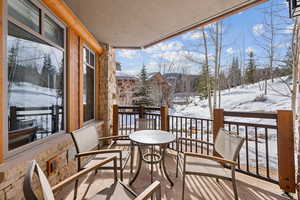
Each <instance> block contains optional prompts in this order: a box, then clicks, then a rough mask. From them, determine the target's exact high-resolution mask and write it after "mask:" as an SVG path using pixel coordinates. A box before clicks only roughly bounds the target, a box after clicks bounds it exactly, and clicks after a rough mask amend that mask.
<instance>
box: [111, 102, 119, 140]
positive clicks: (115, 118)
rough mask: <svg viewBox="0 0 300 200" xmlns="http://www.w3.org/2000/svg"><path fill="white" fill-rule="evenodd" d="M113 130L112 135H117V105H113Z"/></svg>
mask: <svg viewBox="0 0 300 200" xmlns="http://www.w3.org/2000/svg"><path fill="white" fill-rule="evenodd" d="M112 120H113V132H112V135H114V136H115V135H119V134H118V129H119V109H118V105H116V104H114V105H113V119H112Z"/></svg>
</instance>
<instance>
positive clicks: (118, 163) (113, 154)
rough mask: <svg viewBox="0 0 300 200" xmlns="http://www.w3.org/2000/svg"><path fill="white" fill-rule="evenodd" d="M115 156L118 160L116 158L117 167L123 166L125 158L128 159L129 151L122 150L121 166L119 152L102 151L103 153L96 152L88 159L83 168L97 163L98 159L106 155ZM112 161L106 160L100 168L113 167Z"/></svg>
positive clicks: (104, 157)
mask: <svg viewBox="0 0 300 200" xmlns="http://www.w3.org/2000/svg"><path fill="white" fill-rule="evenodd" d="M115 155H116V156H117V158H118V160H117V167H118V168H120V167H123V166H124V164H125V162H126V160H127V159H128V156H129V155H130V153H129V152H128V151H122V166H120V154H119V153H103V154H97V155H96V156H94V157H93V158H92V159H90V160H89V162H87V163H86V164H85V165H84V166H83V168H89V167H92V166H94V165H95V164H97V163H99V161H100V160H104V159H106V158H108V157H111V156H115ZM113 166H114V163H113V162H108V163H106V164H105V165H103V166H102V167H101V169H105V168H113Z"/></svg>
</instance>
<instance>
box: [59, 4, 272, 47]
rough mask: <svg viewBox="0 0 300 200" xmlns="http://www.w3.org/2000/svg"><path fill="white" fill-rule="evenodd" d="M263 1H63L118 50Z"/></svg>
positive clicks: (96, 35) (162, 36)
mask: <svg viewBox="0 0 300 200" xmlns="http://www.w3.org/2000/svg"><path fill="white" fill-rule="evenodd" d="M264 1H266V0H209V1H207V0H188V1H182V0H88V1H79V0H77V1H76V0H64V2H65V3H66V4H67V5H68V6H69V7H70V8H71V9H72V11H73V12H74V13H75V15H76V16H77V17H78V18H79V19H80V21H81V22H82V23H83V24H84V25H85V26H86V28H87V29H88V30H89V31H90V32H91V33H92V34H93V35H94V37H95V38H96V39H97V40H98V41H100V42H104V43H107V44H110V45H111V46H113V47H119V48H122V47H123V48H127V47H128V48H140V47H147V46H149V45H152V44H155V43H157V42H160V41H162V40H164V39H167V38H170V37H172V36H174V35H177V34H180V33H183V32H185V31H188V30H191V29H193V28H195V27H199V26H202V25H205V24H208V23H212V22H214V21H216V20H218V19H221V18H223V17H226V16H229V15H231V14H234V13H237V12H240V11H241V10H242V9H246V8H248V7H250V6H253V5H256V4H258V3H261V2H264Z"/></svg>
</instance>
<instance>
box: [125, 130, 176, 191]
mask: <svg viewBox="0 0 300 200" xmlns="http://www.w3.org/2000/svg"><path fill="white" fill-rule="evenodd" d="M129 139H130V140H131V142H132V143H133V144H135V145H136V146H138V152H139V161H138V169H137V171H136V173H135V175H134V177H133V178H132V180H131V181H130V182H129V184H130V185H131V184H132V183H133V182H134V181H135V180H136V178H137V177H138V175H139V173H140V171H141V166H142V162H145V163H147V164H150V165H151V183H153V164H159V168H160V170H162V172H163V173H162V174H165V176H166V178H167V180H168V181H169V182H170V184H171V186H173V182H172V180H171V179H170V177H169V175H168V173H167V170H166V166H165V154H166V148H167V146H168V144H169V143H171V142H174V141H175V139H176V137H175V136H174V135H173V134H171V133H169V132H167V131H161V130H142V131H136V132H134V133H132V134H130V135H129ZM143 146H147V147H150V148H149V149H150V152H147V153H143V151H142V147H143ZM155 146H159V147H160V151H159V153H156V152H154V147H155ZM161 166H162V169H161Z"/></svg>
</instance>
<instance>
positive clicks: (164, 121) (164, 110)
mask: <svg viewBox="0 0 300 200" xmlns="http://www.w3.org/2000/svg"><path fill="white" fill-rule="evenodd" d="M160 120H161V123H160V124H161V130H164V131H168V129H169V123H168V121H169V109H168V106H161V107H160Z"/></svg>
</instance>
